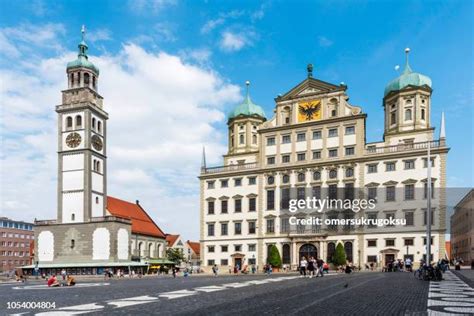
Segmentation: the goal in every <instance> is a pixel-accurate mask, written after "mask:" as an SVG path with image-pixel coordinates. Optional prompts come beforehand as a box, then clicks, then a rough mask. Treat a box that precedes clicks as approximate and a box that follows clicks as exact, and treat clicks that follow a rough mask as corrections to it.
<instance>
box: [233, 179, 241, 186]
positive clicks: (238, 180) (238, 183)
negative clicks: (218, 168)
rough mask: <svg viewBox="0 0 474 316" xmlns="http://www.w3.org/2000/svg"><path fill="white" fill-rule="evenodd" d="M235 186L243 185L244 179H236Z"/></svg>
mask: <svg viewBox="0 0 474 316" xmlns="http://www.w3.org/2000/svg"><path fill="white" fill-rule="evenodd" d="M234 186H236V187H240V186H242V179H240V178H238V179H234Z"/></svg>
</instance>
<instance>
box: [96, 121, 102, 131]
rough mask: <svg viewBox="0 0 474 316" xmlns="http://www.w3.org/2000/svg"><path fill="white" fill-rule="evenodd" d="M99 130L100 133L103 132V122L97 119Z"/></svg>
mask: <svg viewBox="0 0 474 316" xmlns="http://www.w3.org/2000/svg"><path fill="white" fill-rule="evenodd" d="M97 131H98V132H99V133H102V122H101V121H97Z"/></svg>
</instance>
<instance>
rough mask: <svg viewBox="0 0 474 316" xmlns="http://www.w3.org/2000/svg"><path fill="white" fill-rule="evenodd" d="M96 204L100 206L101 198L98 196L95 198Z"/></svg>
mask: <svg viewBox="0 0 474 316" xmlns="http://www.w3.org/2000/svg"><path fill="white" fill-rule="evenodd" d="M95 204H99V197H98V196H96V197H95Z"/></svg>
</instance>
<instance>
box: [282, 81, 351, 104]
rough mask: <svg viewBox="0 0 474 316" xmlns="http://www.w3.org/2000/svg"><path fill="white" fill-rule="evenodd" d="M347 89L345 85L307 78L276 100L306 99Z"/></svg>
mask: <svg viewBox="0 0 474 316" xmlns="http://www.w3.org/2000/svg"><path fill="white" fill-rule="evenodd" d="M346 88H347V87H346V86H344V85H341V86H336V85H334V84H332V83H329V82H325V81H322V80H318V79H314V78H307V79H305V80H304V81H302V82H301V83H299V84H298V85H297V86H296V87H294V88H293V89H291V90H290V91H288V92H287V93H285V94H284V95H282V96H279V97H277V98H276V101H286V100H290V99H294V98H299V97H305V96H309V95H313V94H314V95H316V94H324V93H329V92H334V91H337V90H345V89H346Z"/></svg>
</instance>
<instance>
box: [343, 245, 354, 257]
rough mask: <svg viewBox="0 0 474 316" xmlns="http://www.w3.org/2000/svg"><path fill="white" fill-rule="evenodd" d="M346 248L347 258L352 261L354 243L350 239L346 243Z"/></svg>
mask: <svg viewBox="0 0 474 316" xmlns="http://www.w3.org/2000/svg"><path fill="white" fill-rule="evenodd" d="M344 250H345V252H346V259H347V261H349V262H352V260H353V256H352V243H351V242H350V241H346V242H345V243H344Z"/></svg>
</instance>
